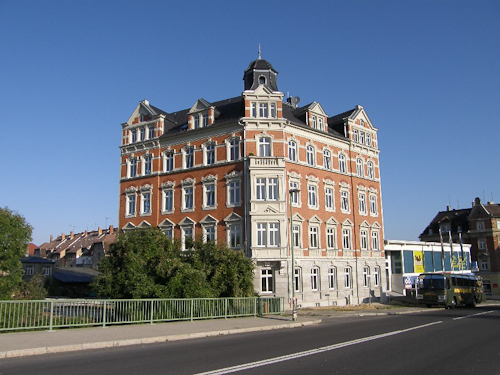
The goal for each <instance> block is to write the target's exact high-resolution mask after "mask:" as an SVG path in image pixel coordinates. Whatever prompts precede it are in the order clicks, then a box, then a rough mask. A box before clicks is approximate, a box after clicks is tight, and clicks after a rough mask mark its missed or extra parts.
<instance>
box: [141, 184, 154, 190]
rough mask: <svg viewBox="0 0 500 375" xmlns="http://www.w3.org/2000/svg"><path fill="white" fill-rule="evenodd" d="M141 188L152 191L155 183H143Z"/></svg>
mask: <svg viewBox="0 0 500 375" xmlns="http://www.w3.org/2000/svg"><path fill="white" fill-rule="evenodd" d="M140 190H141V191H148V190H149V191H151V190H153V185H150V184H146V185H142V186H141V187H140Z"/></svg>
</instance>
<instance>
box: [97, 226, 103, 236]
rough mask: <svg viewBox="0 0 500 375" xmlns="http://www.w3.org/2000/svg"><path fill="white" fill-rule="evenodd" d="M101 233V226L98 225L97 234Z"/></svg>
mask: <svg viewBox="0 0 500 375" xmlns="http://www.w3.org/2000/svg"><path fill="white" fill-rule="evenodd" d="M101 234H102V228H101V227H98V228H97V235H98V236H100V235H101Z"/></svg>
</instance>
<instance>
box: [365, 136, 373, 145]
mask: <svg viewBox="0 0 500 375" xmlns="http://www.w3.org/2000/svg"><path fill="white" fill-rule="evenodd" d="M366 145H367V146H371V145H372V135H371V134H370V133H366Z"/></svg>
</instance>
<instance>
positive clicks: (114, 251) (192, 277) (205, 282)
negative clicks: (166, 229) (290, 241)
mask: <svg viewBox="0 0 500 375" xmlns="http://www.w3.org/2000/svg"><path fill="white" fill-rule="evenodd" d="M99 268H100V270H101V271H102V275H101V276H99V277H98V278H97V279H96V280H95V281H94V283H93V284H92V286H93V288H94V289H95V290H96V292H97V293H98V295H100V296H104V297H111V298H203V297H207V298H208V297H240V296H251V295H254V291H253V282H252V280H253V264H252V262H251V261H250V260H249V259H248V258H246V257H245V256H244V254H243V252H241V251H235V250H230V249H228V248H227V247H226V246H224V245H217V244H215V243H211V242H210V243H206V244H204V243H202V242H201V241H197V242H194V243H193V250H192V251H181V250H180V244H179V243H178V242H173V241H171V240H170V239H169V238H168V237H166V236H165V234H164V233H163V232H162V231H161V230H160V229H158V228H148V229H135V230H132V231H127V232H125V233H120V234H119V236H118V240H117V242H116V244H114V245H113V246H111V249H110V252H109V254H108V256H107V257H106V258H104V259H103V260H102V261H101V263H100V266H99Z"/></svg>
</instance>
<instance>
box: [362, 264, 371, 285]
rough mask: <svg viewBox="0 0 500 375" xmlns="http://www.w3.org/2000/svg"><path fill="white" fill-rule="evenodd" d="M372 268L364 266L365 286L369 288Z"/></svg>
mask: <svg viewBox="0 0 500 375" xmlns="http://www.w3.org/2000/svg"><path fill="white" fill-rule="evenodd" d="M369 278H370V268H368V267H363V287H365V288H368V287H369V286H370V280H369Z"/></svg>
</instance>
